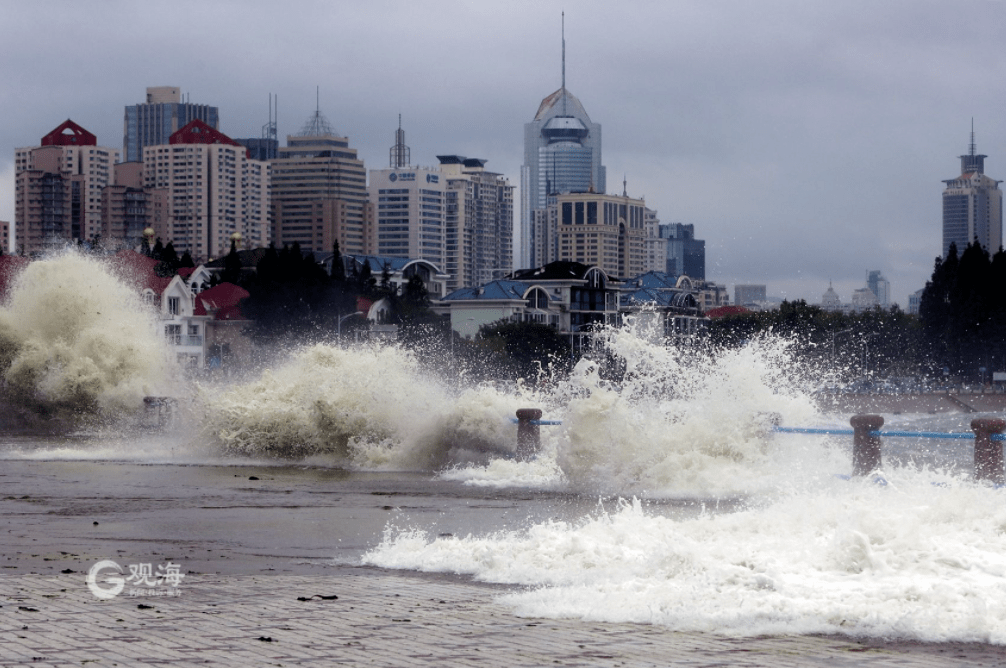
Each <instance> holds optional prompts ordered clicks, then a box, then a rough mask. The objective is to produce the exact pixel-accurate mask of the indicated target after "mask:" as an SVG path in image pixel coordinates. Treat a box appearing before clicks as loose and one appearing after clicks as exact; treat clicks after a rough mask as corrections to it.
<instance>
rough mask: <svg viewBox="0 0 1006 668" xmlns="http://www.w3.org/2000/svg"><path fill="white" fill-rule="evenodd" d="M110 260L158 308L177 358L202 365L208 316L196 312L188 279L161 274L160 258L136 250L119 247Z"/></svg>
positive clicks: (191, 365)
mask: <svg viewBox="0 0 1006 668" xmlns="http://www.w3.org/2000/svg"><path fill="white" fill-rule="evenodd" d="M107 262H108V263H109V265H111V267H112V270H113V271H114V272H115V273H116V275H117V276H118V277H119V278H120V279H121V280H123V281H125V282H126V283H128V284H131V285H133V286H134V287H135V288H136V290H137V292H139V293H140V295H142V297H143V300H144V302H146V303H147V304H149V305H151V306H152V307H153V308H154V309H156V310H157V313H158V315H159V316H160V319H161V325H162V326H163V328H164V336H165V338H166V339H167V341H168V343H169V344H170V345H171V346H172V353H173V355H174V358H175V360H176V361H177V362H178V363H179V364H180V365H182V366H184V367H186V368H201V367H202V366H203V364H204V360H205V359H206V347H205V336H204V334H205V327H206V326H205V322H204V320H205V318H204V317H201V316H200V314H198V313H196V303H195V299H194V297H193V294H192V290H191V289H190V288H189V284H188V282H187V281H186V279H185V278H184V277H183V276H181V275H175V276H158V275H157V272H156V267H157V264H158V263H157V260H154V259H153V258H149V257H147V256H146V255H142V254H140V253H137V252H136V251H132V250H123V251H119V252H118V253H116V254H115V255H113V256H112V257H110V258H108V259H107Z"/></svg>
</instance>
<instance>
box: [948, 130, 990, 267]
mask: <svg viewBox="0 0 1006 668" xmlns="http://www.w3.org/2000/svg"><path fill="white" fill-rule="evenodd" d="M968 149H969V150H968V153H967V154H966V155H962V156H960V158H961V175H960V176H958V177H957V178H955V179H948V180H946V181H944V182H943V183H945V184H947V187H946V189H945V190H944V191H943V257H946V256H947V253H949V252H950V244H952V243H953V244H956V245H957V252H958V253H962V252H963V251H964V247H965V246H967V245H968V244H970V243H971V242H972V241H974V240H975V239H977V240H978V242H979V243H980V244H981V245H982V247H983V248H985V250H987V251H988V252H989V253H995V252H996V251H997V250H999V246H1001V245H1002V228H1003V217H1002V201H1003V195H1002V191H1001V190H1000V189H999V181H996V180H995V179H991V178H989V177H988V176H985V158H987V157H988V156H986V155H978V154H977V152H976V150H975V133H974V127H973V126H972V130H971V144H970V145H969V147H968Z"/></svg>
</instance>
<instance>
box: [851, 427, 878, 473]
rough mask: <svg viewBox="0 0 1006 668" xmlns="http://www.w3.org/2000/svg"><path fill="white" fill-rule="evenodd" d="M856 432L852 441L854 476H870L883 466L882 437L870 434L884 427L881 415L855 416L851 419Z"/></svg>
mask: <svg viewBox="0 0 1006 668" xmlns="http://www.w3.org/2000/svg"><path fill="white" fill-rule="evenodd" d="M849 423H850V424H851V425H852V429H853V432H854V436H853V437H852V438H853V441H852V475H854V476H855V475H869V474H871V473H873V472H874V471H876V470H878V469H879V468H881V466H882V465H883V463H882V461H881V457H880V437H879V436H873V435H872V434H871V433H870V432H873V431H876V430H878V429H880V428H881V427H883V426H884V418H883V417H882V416H880V415H853V416H852V418H850V419H849Z"/></svg>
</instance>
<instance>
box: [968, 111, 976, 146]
mask: <svg viewBox="0 0 1006 668" xmlns="http://www.w3.org/2000/svg"><path fill="white" fill-rule="evenodd" d="M975 148H976V147H975V117H974V116H972V117H971V144H970V145H969V146H968V149H969V150H970V151H971V155H974V154H975V153H976V152H977V151H976V150H975Z"/></svg>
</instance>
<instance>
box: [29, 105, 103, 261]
mask: <svg viewBox="0 0 1006 668" xmlns="http://www.w3.org/2000/svg"><path fill="white" fill-rule="evenodd" d="M97 144H98V142H97V138H96V137H95V136H94V135H93V134H91V133H90V132H88V131H87V130H85V129H84V128H82V127H80V126H79V125H77V124H76V123H74V122H73V121H71V120H66V121H65V122H63V123H62V124H60V125H59V126H58V127H57V128H55V129H54V130H53V131H52V132H50V133H49V134H47V135H46V136H45V137H43V138H42V141H41V145H40V146H36V147H29V148H18V149H15V152H14V165H15V167H14V168H15V213H14V239H13V240H12V243H11V245H12V246H13V247H16V249H18V250H22V249H23V250H24V251H25V252H27V253H33V252H40V251H44V250H46V249H49V248H52V247H56V246H60V245H64V244H66V243H69V242H75V241H90V240H92V239H95V238H97V237H100V236H102V234H103V232H104V230H103V226H102V217H101V192H102V189H104V188H105V187H106V186H109V185H111V184H113V183H114V175H113V171H112V167H113V165H114V164H115V163H116V162H118V160H119V151H118V150H117V149H113V148H108V147H104V146H98V145H97Z"/></svg>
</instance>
